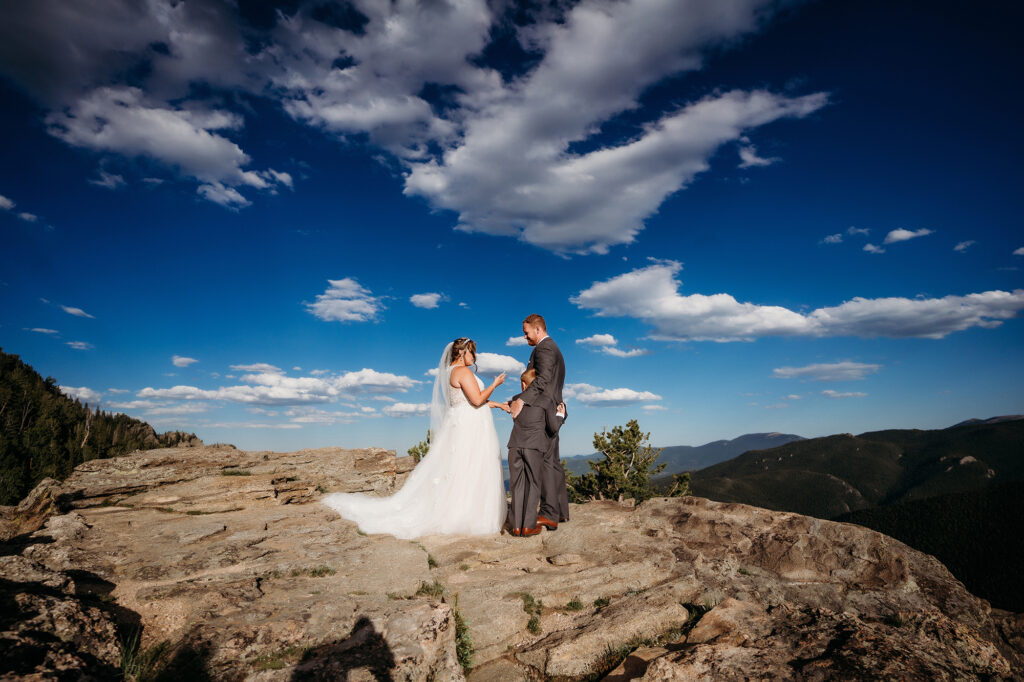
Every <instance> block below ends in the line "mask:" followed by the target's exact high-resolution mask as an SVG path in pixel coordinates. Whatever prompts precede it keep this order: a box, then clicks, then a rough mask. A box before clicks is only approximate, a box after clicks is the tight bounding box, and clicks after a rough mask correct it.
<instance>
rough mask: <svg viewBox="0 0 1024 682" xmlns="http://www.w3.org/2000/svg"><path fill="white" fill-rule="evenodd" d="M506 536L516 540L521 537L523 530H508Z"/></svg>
mask: <svg viewBox="0 0 1024 682" xmlns="http://www.w3.org/2000/svg"><path fill="white" fill-rule="evenodd" d="M508 534H509V535H514V536H515V537H517V538H518V537H519V536H521V535H522V534H523V529H522V528H509V529H508Z"/></svg>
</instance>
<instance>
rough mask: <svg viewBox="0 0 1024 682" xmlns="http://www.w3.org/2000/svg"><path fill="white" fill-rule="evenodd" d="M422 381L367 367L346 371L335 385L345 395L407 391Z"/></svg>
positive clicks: (334, 381) (336, 379)
mask: <svg viewBox="0 0 1024 682" xmlns="http://www.w3.org/2000/svg"><path fill="white" fill-rule="evenodd" d="M481 355H482V353H481ZM420 383H421V382H420V381H417V380H416V379H410V378H409V377H407V376H403V375H400V374H390V373H388V372H378V371H376V370H373V369H366V368H363V369H361V370H359V371H358V372H345V373H344V374H342V375H340V376H338V377H336V378H335V379H334V380H333V384H334V386H335V387H336V388H337V389H338V390H339V391H340V392H341V393H343V394H345V395H362V394H374V393H405V392H406V391H408V390H409V389H411V388H414V387H416V386H417V385H418V384H420Z"/></svg>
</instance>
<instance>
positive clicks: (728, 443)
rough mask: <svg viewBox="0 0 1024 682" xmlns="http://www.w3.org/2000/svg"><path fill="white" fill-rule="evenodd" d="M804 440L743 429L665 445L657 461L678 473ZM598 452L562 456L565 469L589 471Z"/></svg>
mask: <svg viewBox="0 0 1024 682" xmlns="http://www.w3.org/2000/svg"><path fill="white" fill-rule="evenodd" d="M798 440H806V439H805V438H804V437H803V436H797V435H795V434H792V433H778V432H772V433H747V434H744V435H742V436H738V437H736V438H733V439H732V440H716V441H712V442H710V443H705V444H704V445H669V446H667V447H664V448H662V450H661V455H660V456H659V457H658V464H661V463H662V462H664V463H665V464H666V465H667V466H666V467H665V471H664V472H662V473H663V474H664V475H669V474H678V473H682V472H684V471H695V470H697V469H703V468H704V467H708V466H711V465H712V464H717V463H718V462H722V461H725V460H727V459H730V458H732V457H735V456H736V455H741V454H743V453H744V452H747V451H748V450H764V449H767V448H772V447H777V446H780V445H785V444H787V443H791V442H793V441H798ZM603 456H604V455H602V454H601V453H599V452H595V453H592V454H589V455H576V456H574V457H569V458H566V460H565V464H566V469H567V470H568V471H569V472H571V473H574V474H584V473H586V472H588V471H590V467H589V466H588V465H587V462H589V461H597V460H598V459H600V458H602V457H603Z"/></svg>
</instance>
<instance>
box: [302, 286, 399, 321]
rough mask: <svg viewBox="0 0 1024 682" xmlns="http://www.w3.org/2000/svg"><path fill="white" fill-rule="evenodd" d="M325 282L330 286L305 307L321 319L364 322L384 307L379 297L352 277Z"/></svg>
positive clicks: (371, 318)
mask: <svg viewBox="0 0 1024 682" xmlns="http://www.w3.org/2000/svg"><path fill="white" fill-rule="evenodd" d="M327 283H328V284H329V285H330V286H328V287H327V290H326V291H324V293H322V294H318V295H317V297H316V302H315V303H307V304H306V309H307V310H309V312H311V313H312V314H313V315H316V316H317V317H319V318H320V319H321V320H325V321H328V322H330V321H336V322H366V321H368V320H373V319H374V318H376V316H377V313H378V312H379V311H380V310H381V309H382V308H383V307H384V306H383V304H382V303H381V302H380V299H379V298H377V297H375V296H373V294H372V293H371V292H370V290H369V289H367V288H365V287H363V286H362V285H361V284H359V282H357V281H356V280H355V279H353V278H352V277H346V278H344V279H329V280H327Z"/></svg>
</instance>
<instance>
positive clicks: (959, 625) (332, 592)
mask: <svg viewBox="0 0 1024 682" xmlns="http://www.w3.org/2000/svg"><path fill="white" fill-rule="evenodd" d="M412 466H413V463H412V462H411V460H410V458H396V457H395V453H394V452H393V451H388V450H381V449H362V450H346V449H341V448H324V449H318V450H300V451H297V452H289V453H274V452H244V451H240V450H236V449H235V448H232V447H230V446H212V447H205V446H204V447H195V448H187V449H185V448H169V449H164V450H152V451H146V452H136V453H132V454H130V455H126V456H124V457H118V458H113V459H107V460H93V461H90V462H87V463H85V464H83V465H81V466H79V467H78V468H77V469H76V470H75V472H74V473H73V474H72V476H71V477H70V478H68V480H67V481H65V482H64V483H58V482H56V481H45V482H44V483H42V484H40V486H39V487H37V489H36V490H35V491H33V493H32V494H31V495H30V496H29V497H28V498H26V500H25V501H24V502H23V503H22V504H21V505H19V506H18V507H7V508H0V541H2V543H3V544H0V605H2V609H0V613H2V615H0V661H2V663H0V679H36V680H51V679H53V680H57V679H110V678H111V677H119V676H122V675H124V674H125V672H131V671H125V670H123V668H124V666H126V665H127V666H129V667H132V669H133V670H134V671H136V672H132V674H133V675H137V674H138V673H137V671H138V670H140V669H141V667H145V666H148V667H149V671H148V674H149V677H150V678H155V679H196V680H200V679H225V680H261V681H262V680H266V681H268V682H269V681H276V680H300V679H324V680H328V679H330V680H334V679H348V680H380V679H393V680H460V679H465V678H466V677H468V679H470V680H471V681H475V680H518V679H530V680H536V679H554V680H593V679H608V680H633V679H643V680H651V681H654V680H659V681H660V680H732V679H763V678H771V679H793V680H803V679H814V680H819V679H869V678H884V679H966V680H969V679H1018V680H1019V679H1024V616H1022V615H1020V614H1011V613H1006V612H1001V611H994V610H993V609H991V608H990V607H989V604H988V603H987V602H986V601H984V600H982V599H979V598H977V597H975V596H973V595H971V594H970V593H969V592H967V590H966V589H965V588H964V587H963V585H962V584H961V583H960V582H958V581H957V580H956V579H955V578H953V577H952V576H951V575H950V574H949V572H948V571H947V570H946V568H945V567H944V566H943V565H942V564H940V563H939V562H938V561H937V560H936V559H934V558H933V557H931V556H928V555H925V554H922V553H920V552H917V551H915V550H913V549H911V548H909V547H907V546H906V545H904V544H902V543H900V542H898V541H896V540H894V539H892V538H889V537H887V536H884V535H881V534H879V533H876V532H873V531H870V530H867V529H864V528H861V527H859V526H855V525H851V524H841V523H834V522H829V521H822V520H819V519H814V518H810V517H805V516H799V515H796V514H788V513H783V512H773V511H768V510H764V509H759V508H756V507H748V506H745V505H738V504H724V503H718V502H712V501H709V500H706V499H702V498H693V497H691V498H682V499H654V500H649V501H647V502H645V503H644V504H641V505H639V506H636V507H633V506H624V505H620V504H618V503H615V502H595V503H591V504H586V505H573V506H572V510H571V515H572V521H571V522H568V523H565V524H562V525H561V526H560V527H559V529H558V530H557V531H554V532H550V531H546V532H544V533H542V534H541V535H539V536H536V537H531V538H513V537H510V536H509V535H507V534H504V533H503V534H501V535H495V536H489V537H468V536H431V537H424V538H420V539H419V541H416V542H408V541H403V540H398V539H396V538H393V537H391V536H387V535H371V536H368V535H364V534H362V533H361V532H359V531H358V529H357V528H356V526H355V525H354V524H353V523H351V522H349V521H346V520H344V519H341V518H339V517H338V516H337V514H335V513H334V512H333V511H331V510H329V509H327V508H325V507H323V506H321V505H320V504H318V503H317V502H318V500H319V499H320V498H321V497H322V495H323V494H324V493H325V492H336V491H348V492H355V491H361V492H367V493H370V494H383V495H386V494H390V493H392V492H394V490H395V489H396V488H397V487H399V486H400V485H401V484H402V482H403V481H404V479H405V477H406V476H407V475H408V472H409V471H410V470H411V468H412ZM457 616H461V622H464V623H467V624H468V636H469V638H470V639H471V640H472V646H471V647H465V646H463V647H462V648H463V653H465V652H467V651H469V652H471V654H472V666H471V668H470V669H468V672H466V670H465V669H464V668H463V666H462V665H460V661H459V658H458V648H459V647H458V644H457V642H458V641H460V638H459V635H463V636H462V638H461V641H462V642H463V644H465V635H466V634H467V633H464V632H462V631H461V628H460V626H459V622H460V619H459V618H458V617H457ZM124 650H127V651H128V656H124V655H123V651H124Z"/></svg>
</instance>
